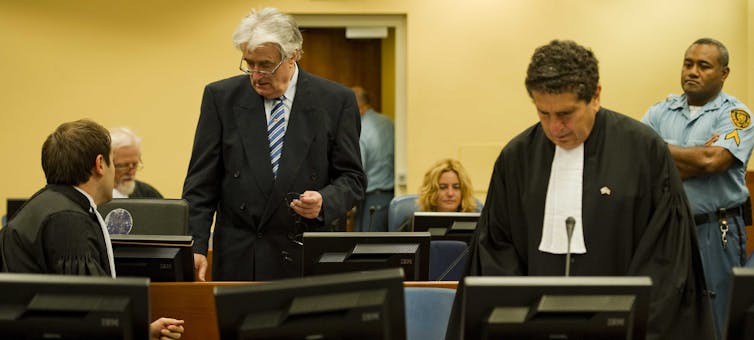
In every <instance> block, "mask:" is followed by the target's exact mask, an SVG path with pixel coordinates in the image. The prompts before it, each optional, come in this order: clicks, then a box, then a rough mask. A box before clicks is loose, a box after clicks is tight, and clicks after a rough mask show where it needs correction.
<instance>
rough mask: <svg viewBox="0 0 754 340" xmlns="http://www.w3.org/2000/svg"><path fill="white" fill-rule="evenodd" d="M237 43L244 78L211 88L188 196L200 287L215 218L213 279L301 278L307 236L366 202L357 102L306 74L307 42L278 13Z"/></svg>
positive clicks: (260, 20)
mask: <svg viewBox="0 0 754 340" xmlns="http://www.w3.org/2000/svg"><path fill="white" fill-rule="evenodd" d="M233 42H234V45H235V46H236V48H238V49H239V50H240V51H241V61H240V66H239V68H240V70H241V71H242V72H243V73H244V74H241V75H238V76H235V77H231V78H228V79H224V80H220V81H217V82H214V83H211V84H209V85H207V87H206V88H205V90H204V98H203V99H202V106H201V114H200V116H199V122H198V125H197V128H196V135H195V139H194V147H193V152H192V156H191V161H190V163H189V168H188V174H187V175H186V180H185V182H184V187H183V198H184V199H186V201H188V202H189V207H190V209H189V229H190V231H191V234H192V235H193V236H194V240H195V243H194V262H195V267H196V269H197V271H198V274H197V277H198V278H199V280H204V279H205V271H206V270H207V266H208V265H207V258H206V255H207V251H208V243H209V238H210V227H211V225H212V221H213V218H214V219H215V229H214V233H213V234H212V235H213V236H212V237H213V240H212V241H213V243H212V244H213V260H212V262H213V268H212V277H213V279H215V280H222V281H227V280H232V281H242V280H257V281H258V280H274V279H280V278H286V277H295V276H299V275H300V274H301V250H302V249H301V244H300V242H297V241H298V236H297V235H299V234H301V232H303V231H323V230H333V228H334V227H333V226H335V225H338V224H339V223H340V222H341V221H342V220H343V218H345V214H346V212H347V211H349V210H350V209H351V208H352V207H353V206H354V205H355V204H356V202H358V201H360V200H362V199H363V196H364V189H365V187H366V177H365V175H364V171H363V169H362V166H361V155H360V151H359V134H360V130H361V125H360V116H359V111H358V106H357V104H356V98H355V96H354V94H353V92H352V91H351V90H350V89H348V88H346V87H344V86H342V85H340V84H337V83H334V82H332V81H329V80H326V79H322V78H319V77H317V76H314V75H312V74H309V73H307V72H305V71H304V70H302V69H301V68H300V67H299V65H298V64H297V61H298V60H299V59H300V58H301V55H302V53H303V50H302V44H303V38H302V36H301V32H300V31H299V29H298V26H297V24H296V22H295V21H294V20H293V18H292V17H290V16H288V15H286V14H283V13H281V12H279V11H278V10H277V9H274V8H264V9H261V10H253V11H252V12H251V13H250V14H249V15H248V16H247V17H245V18H243V19H242V20H241V23H240V24H239V26H238V28H237V29H236V32H235V33H234V34H233ZM288 193H296V194H295V195H296V196H295V197H288V196H290V195H288ZM291 212H292V213H291ZM302 229H303V230H302Z"/></svg>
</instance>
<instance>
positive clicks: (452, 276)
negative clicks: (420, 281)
mask: <svg viewBox="0 0 754 340" xmlns="http://www.w3.org/2000/svg"><path fill="white" fill-rule="evenodd" d="M468 260H469V252H468V250H467V245H466V242H463V241H455V240H433V241H431V242H430V245H429V280H430V281H459V280H461V277H462V276H463V271H464V269H465V268H466V263H467V262H468Z"/></svg>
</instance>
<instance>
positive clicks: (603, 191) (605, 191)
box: [600, 187, 612, 196]
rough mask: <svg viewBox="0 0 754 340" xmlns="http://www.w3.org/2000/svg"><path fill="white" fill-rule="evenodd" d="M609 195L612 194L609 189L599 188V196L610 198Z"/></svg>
mask: <svg viewBox="0 0 754 340" xmlns="http://www.w3.org/2000/svg"><path fill="white" fill-rule="evenodd" d="M611 193H612V192H611V190H610V188H608V187H602V188H600V194H602V195H603V196H610V194H611Z"/></svg>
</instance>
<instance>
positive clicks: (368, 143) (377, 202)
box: [351, 86, 395, 231]
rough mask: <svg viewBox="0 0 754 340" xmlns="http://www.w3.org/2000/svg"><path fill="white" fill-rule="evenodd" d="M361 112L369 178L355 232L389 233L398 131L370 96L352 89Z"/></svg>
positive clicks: (363, 157)
mask: <svg viewBox="0 0 754 340" xmlns="http://www.w3.org/2000/svg"><path fill="white" fill-rule="evenodd" d="M351 89H352V90H353V92H354V93H355V94H356V101H357V102H358V105H359V113H361V136H360V137H359V147H360V148H361V165H362V166H364V173H366V175H367V190H366V197H365V198H364V201H363V202H362V203H361V204H360V205H359V207H358V208H357V212H356V219H355V222H354V230H355V231H388V230H387V211H388V206H389V205H390V200H392V199H393V177H394V176H393V171H394V165H393V164H394V159H395V157H394V149H395V148H394V137H395V133H394V128H393V122H392V121H391V120H390V118H388V117H385V116H384V115H382V114H380V113H378V112H376V111H375V110H374V109H372V107H371V105H370V104H369V94H368V93H367V92H366V91H365V90H364V88H362V87H361V86H354V87H352V88H351Z"/></svg>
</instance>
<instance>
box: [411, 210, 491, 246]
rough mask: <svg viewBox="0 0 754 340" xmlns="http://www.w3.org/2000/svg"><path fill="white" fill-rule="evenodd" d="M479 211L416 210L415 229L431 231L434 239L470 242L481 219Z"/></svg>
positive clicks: (413, 224)
mask: <svg viewBox="0 0 754 340" xmlns="http://www.w3.org/2000/svg"><path fill="white" fill-rule="evenodd" d="M479 214H480V213H478V212H429V211H417V212H414V219H413V221H412V224H411V225H412V226H413V229H412V230H413V231H429V233H430V234H431V235H432V239H433V240H458V241H464V242H466V243H469V241H470V240H471V237H472V236H473V235H474V231H475V230H476V224H477V222H478V221H479Z"/></svg>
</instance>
